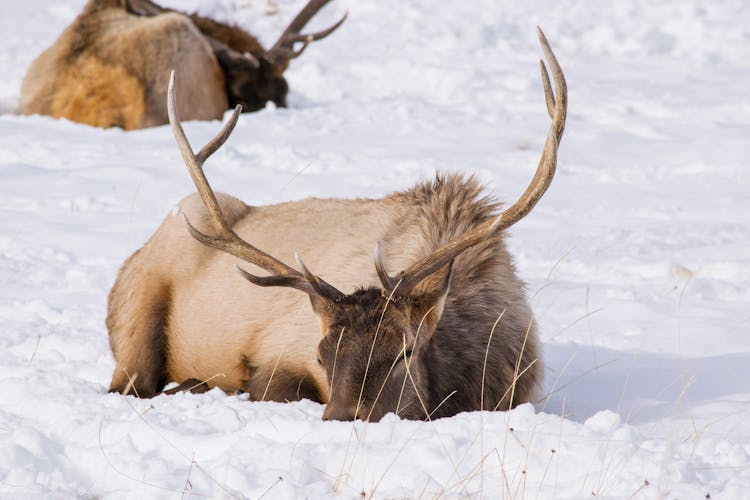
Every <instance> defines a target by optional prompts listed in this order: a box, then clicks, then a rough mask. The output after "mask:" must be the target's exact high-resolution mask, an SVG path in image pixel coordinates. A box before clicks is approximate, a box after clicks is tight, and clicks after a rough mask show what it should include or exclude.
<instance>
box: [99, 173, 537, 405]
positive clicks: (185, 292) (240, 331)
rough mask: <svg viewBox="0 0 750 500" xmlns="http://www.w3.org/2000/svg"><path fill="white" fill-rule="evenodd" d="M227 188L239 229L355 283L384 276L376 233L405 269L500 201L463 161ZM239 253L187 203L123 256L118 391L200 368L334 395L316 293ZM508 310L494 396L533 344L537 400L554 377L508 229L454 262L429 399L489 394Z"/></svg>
mask: <svg viewBox="0 0 750 500" xmlns="http://www.w3.org/2000/svg"><path fill="white" fill-rule="evenodd" d="M219 201H220V204H221V206H222V209H223V211H224V213H225V216H226V218H227V222H228V223H229V224H230V225H231V226H232V227H233V229H234V230H235V231H236V232H237V233H238V234H239V235H240V236H241V237H244V238H245V239H248V240H250V241H252V242H253V244H255V245H257V246H258V247H260V248H273V249H274V254H276V255H279V256H291V255H292V254H293V253H294V252H295V251H298V252H300V253H302V254H303V255H306V256H307V260H309V262H308V263H309V264H310V267H311V268H313V269H315V270H316V272H318V273H319V274H320V275H322V276H325V277H326V279H327V280H329V281H331V282H332V283H335V284H336V285H337V286H338V287H339V288H340V289H341V290H342V291H344V292H353V291H354V290H355V289H356V288H357V287H362V286H367V285H372V286H375V285H378V284H379V281H378V277H377V275H376V273H375V270H374V268H373V266H372V254H371V251H370V250H371V249H372V248H373V247H374V246H375V243H376V242H377V241H379V240H380V241H382V242H384V247H383V250H384V254H383V256H384V261H385V262H386V263H387V264H388V266H389V267H390V268H394V269H400V268H406V267H407V266H408V264H409V263H411V262H413V261H415V260H418V259H419V258H421V257H424V256H425V255H427V254H429V253H430V252H431V251H432V250H434V249H435V248H437V247H438V246H440V245H441V244H442V243H445V242H447V241H450V240H451V239H453V238H455V237H456V236H458V235H460V234H462V233H464V232H465V231H466V230H467V229H468V228H471V227H473V226H475V225H476V224H478V223H479V222H483V221H485V220H487V219H489V218H491V217H492V216H493V215H496V210H497V208H498V205H497V203H495V202H494V201H492V200H491V199H489V198H486V197H482V196H481V188H480V186H479V184H478V183H477V181H476V180H475V179H474V178H473V177H468V178H466V177H463V176H460V175H454V174H452V175H438V176H437V178H436V179H435V180H434V181H432V182H425V183H422V184H419V185H417V186H416V187H414V188H412V189H409V190H407V191H403V192H399V193H394V194H391V195H390V196H387V197H385V198H382V199H373V200H363V199H360V200H339V199H307V200H302V201H296V202H288V203H282V204H278V205H271V206H262V207H250V206H247V205H245V204H244V203H243V202H241V201H240V200H238V199H236V198H233V197H231V196H228V195H219ZM179 212H180V213H181V214H184V215H185V216H187V217H188V218H189V219H190V221H191V222H192V223H193V225H194V226H195V227H196V229H198V230H201V231H206V232H210V231H211V227H210V225H209V223H208V221H207V218H208V215H207V212H206V209H205V207H204V206H203V204H202V202H201V201H200V199H199V198H198V195H190V196H188V197H187V198H185V199H184V200H182V201H181V202H180V204H179ZM330 221H336V224H331V223H330ZM320 249H325V251H321V250H320ZM240 262H241V261H239V260H238V259H236V258H234V257H232V256H229V255H227V254H224V253H221V252H218V251H216V250H213V249H210V248H207V247H205V246H203V245H201V244H200V243H198V242H197V241H195V240H194V239H193V238H192V237H191V236H190V234H188V232H187V231H185V228H184V223H183V220H182V215H178V214H172V215H169V216H167V218H166V219H165V220H164V222H163V223H162V225H161V226H160V227H159V229H158V230H157V231H156V233H155V234H154V235H153V236H152V237H151V239H150V240H149V241H148V242H147V243H146V244H145V245H144V246H143V248H141V249H140V250H138V251H137V252H136V253H135V254H134V255H133V256H131V257H130V258H129V259H128V260H127V261H126V262H125V263H124V264H123V266H122V268H121V270H120V273H119V275H118V278H117V281H116V283H115V285H114V287H113V288H112V291H111V293H110V295H109V313H108V315H107V327H108V329H109V332H110V343H111V347H112V351H113V353H114V355H115V359H116V361H117V366H116V368H115V374H114V377H113V380H112V384H111V387H110V390H112V391H120V392H121V391H123V390H124V389H125V388H126V387H127V386H128V384H129V382H130V379H131V378H134V380H133V387H134V389H135V390H136V391H137V393H138V394H139V395H140V396H142V397H150V396H153V395H155V394H156V393H157V392H159V391H160V390H161V389H162V388H163V386H164V384H166V383H167V382H168V381H177V382H181V381H183V380H185V379H188V378H197V379H199V380H208V381H209V384H210V385H212V386H217V387H220V388H222V389H224V390H225V391H228V392H232V391H236V390H242V391H245V392H248V393H249V394H250V396H251V398H253V399H258V400H259V399H269V400H275V401H286V400H296V399H300V398H302V397H307V398H309V399H313V400H316V401H320V402H323V403H325V402H326V401H327V400H328V384H327V382H326V374H325V371H324V370H323V369H322V368H321V367H320V366H318V364H317V362H316V359H317V354H316V352H317V346H318V343H319V341H320V339H321V333H320V332H321V326H320V325H319V324H318V320H317V319H316V318H315V315H313V314H312V313H311V312H310V304H309V300H308V298H307V297H306V296H305V295H304V294H301V293H299V292H298V291H296V290H289V289H283V288H260V287H254V286H251V285H249V284H248V283H247V282H246V281H244V280H243V279H242V278H241V276H239V275H238V273H237V272H236V270H235V265H236V264H239V263H240ZM363 270H367V272H365V273H364V276H363ZM500 315H502V318H501V321H500V322H499V323H498V325H497V327H496V328H495V331H494V333H493V341H492V343H491V344H490V350H489V355H488V360H487V366H488V367H489V369H490V370H491V371H492V372H493V374H494V373H495V372H496V371H499V372H500V374H497V375H493V376H492V377H488V382H487V384H486V386H485V389H484V391H485V398H486V399H485V400H486V401H492V404H491V405H489V404H488V405H487V406H490V407H493V406H495V405H497V403H499V402H500V400H501V399H502V396H503V395H506V394H509V392H508V389H509V386H510V383H511V382H512V381H513V379H514V371H515V370H516V369H517V366H516V365H517V363H518V360H519V356H521V352H522V350H523V356H522V357H521V363H520V364H521V366H522V367H523V368H528V369H527V370H526V371H525V373H524V374H523V375H522V376H521V377H520V378H519V379H518V381H517V383H516V386H515V395H514V400H515V401H516V402H527V401H532V400H533V399H534V396H535V394H536V390H537V388H538V386H539V384H540V382H541V379H542V365H541V362H540V361H539V356H540V351H539V345H538V340H537V336H536V332H535V328H534V326H533V320H532V314H531V311H530V309H529V307H528V305H527V303H526V300H525V295H524V291H523V284H522V283H521V281H520V280H519V279H518V277H517V276H516V273H515V269H514V267H513V264H512V262H511V258H510V255H509V254H508V252H507V250H506V249H505V245H504V243H503V241H502V236H501V235H496V236H494V237H491V238H488V239H487V240H486V241H484V242H483V243H481V244H479V245H477V246H476V247H474V248H471V249H469V250H467V251H466V252H464V253H463V254H462V255H461V256H459V257H458V258H457V259H456V262H455V264H454V267H453V274H452V277H451V291H450V293H449V295H448V298H447V301H446V305H445V310H444V313H443V316H442V318H441V319H440V322H439V323H438V325H437V331H436V332H435V334H434V335H433V340H432V342H433V343H434V350H435V352H436V353H437V354H436V355H435V356H434V357H433V358H432V362H433V363H432V364H427V363H425V365H426V366H425V368H424V370H425V371H426V372H427V373H425V376H426V377H429V378H431V379H434V380H436V381H437V383H436V384H435V385H433V386H431V391H430V402H431V403H434V404H433V405H432V406H431V407H433V408H434V407H435V406H437V404H439V403H440V401H441V400H442V399H443V398H445V397H446V396H447V395H448V394H449V393H450V392H451V391H453V390H454V389H460V391H459V394H457V395H456V396H453V397H451V398H450V399H449V400H448V402H446V403H445V404H444V405H443V407H442V408H443V409H444V411H449V412H451V413H455V408H466V407H467V405H468V407H471V408H478V407H479V398H480V397H481V394H480V392H481V391H480V388H479V387H477V384H476V381H477V380H479V379H480V378H481V371H482V369H483V367H484V356H485V351H486V348H487V344H488V339H489V335H490V332H491V331H492V329H493V325H494V324H495V322H496V320H497V319H498V317H499V316H500ZM527 332H528V335H527ZM524 343H525V345H524ZM523 368H522V369H523ZM432 372H434V373H432ZM446 374H450V376H449V377H445V376H444V375H446ZM507 399H508V400H509V399H510V398H509V397H508V398H507ZM451 410H453V411H451Z"/></svg>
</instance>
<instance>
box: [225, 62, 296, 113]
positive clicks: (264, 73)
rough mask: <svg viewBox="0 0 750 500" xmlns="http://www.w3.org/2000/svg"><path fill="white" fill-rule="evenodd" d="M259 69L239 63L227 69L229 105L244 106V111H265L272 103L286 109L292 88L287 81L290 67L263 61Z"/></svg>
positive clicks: (226, 66) (247, 63)
mask: <svg viewBox="0 0 750 500" xmlns="http://www.w3.org/2000/svg"><path fill="white" fill-rule="evenodd" d="M259 63H260V64H259V66H258V67H257V68H256V67H255V66H253V65H252V64H250V63H249V62H245V61H239V62H234V63H233V64H227V65H224V64H222V66H224V75H225V78H226V89H227V98H228V101H229V105H230V106H231V107H235V106H236V105H237V104H241V105H242V110H243V111H257V110H259V109H263V108H264V107H265V106H266V103H267V102H268V101H271V102H273V103H274V104H276V106H278V107H280V108H285V107H286V95H287V93H288V92H289V85H288V84H287V83H286V80H285V79H284V70H285V69H286V65H283V66H281V65H278V64H272V63H271V62H269V61H267V60H266V59H260V60H259Z"/></svg>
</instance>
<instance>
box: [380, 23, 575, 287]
mask: <svg viewBox="0 0 750 500" xmlns="http://www.w3.org/2000/svg"><path fill="white" fill-rule="evenodd" d="M536 32H537V36H538V37H539V42H540V43H541V45H542V51H543V52H544V55H545V57H546V59H547V62H548V63H549V65H550V69H551V70H552V76H553V77H554V80H555V93H554V94H553V93H552V86H551V85H550V80H549V75H548V74H547V68H546V67H545V65H544V61H542V60H540V61H539V63H540V66H541V71H542V85H543V87H544V95H545V99H546V103H547V112H548V113H549V115H550V118H552V125H551V126H550V129H549V133H548V134H547V140H546V142H545V144H544V149H543V150H542V155H541V158H539V165H538V166H537V169H536V173H535V174H534V178H533V179H532V180H531V183H530V184H529V186H528V187H527V188H526V191H524V193H523V194H522V195H521V197H520V198H519V199H518V200H517V201H516V202H515V203H513V205H511V206H510V207H508V208H507V209H506V210H505V211H503V212H502V213H501V214H500V215H498V216H497V217H495V218H494V219H490V220H488V221H486V222H484V223H482V224H480V225H479V226H477V227H475V228H474V229H471V230H469V231H467V232H466V233H464V234H463V235H462V236H460V237H458V238H456V239H455V240H453V241H450V242H448V243H446V244H445V245H443V246H442V247H440V248H438V249H437V250H435V251H434V252H432V253H431V254H430V255H427V256H426V257H424V258H422V259H421V260H420V261H419V262H416V263H415V264H412V265H411V266H410V267H409V268H408V269H406V270H405V271H402V272H401V273H399V274H398V275H397V276H395V277H393V276H390V275H388V273H387V272H386V271H385V267H384V266H383V261H382V259H381V256H380V247H379V246H378V247H376V250H375V269H376V271H377V273H378V276H379V277H380V281H381V282H382V284H383V287H384V288H385V289H386V290H388V291H393V290H394V288H395V287H396V285H399V288H398V292H397V293H398V294H399V295H402V296H403V295H408V294H409V293H410V292H411V291H412V290H413V289H414V287H415V286H416V285H417V284H419V283H420V282H421V281H422V280H423V279H425V278H426V277H427V276H429V275H431V274H432V273H434V272H436V271H437V270H439V269H441V268H443V267H444V266H446V265H447V264H449V263H450V262H452V261H453V259H455V258H456V257H457V256H458V255H460V254H461V253H462V252H463V251H465V250H467V249H469V248H471V247H473V246H474V245H476V244H477V243H479V242H481V241H482V240H484V239H485V238H487V237H488V236H491V235H493V234H496V233H497V232H499V231H502V230H503V229H506V228H508V227H510V226H512V225H513V224H515V223H516V222H518V221H519V220H521V219H522V218H523V217H524V216H526V214H528V213H529V212H530V211H531V209H532V208H534V205H536V203H537V202H538V201H539V199H540V198H541V197H542V195H544V193H545V191H547V188H548V187H549V185H550V183H551V182H552V178H553V177H554V175H555V167H556V166H557V148H558V147H559V145H560V139H562V135H563V131H564V130H565V116H566V113H567V108H568V89H567V85H566V84H565V76H564V75H563V72H562V68H561V67H560V64H559V63H558V62H557V58H556V57H555V54H554V53H553V52H552V49H551V48H550V46H549V42H548V41H547V38H546V37H545V36H544V33H542V30H541V29H540V28H539V27H538V26H537V29H536Z"/></svg>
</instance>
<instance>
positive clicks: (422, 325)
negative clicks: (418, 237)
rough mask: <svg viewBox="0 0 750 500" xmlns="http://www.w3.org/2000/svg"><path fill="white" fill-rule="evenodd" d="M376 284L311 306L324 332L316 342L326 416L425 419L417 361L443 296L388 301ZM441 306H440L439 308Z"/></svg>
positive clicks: (366, 418)
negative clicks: (326, 387)
mask: <svg viewBox="0 0 750 500" xmlns="http://www.w3.org/2000/svg"><path fill="white" fill-rule="evenodd" d="M384 295H385V294H384V293H383V291H382V290H381V289H378V288H367V289H363V290H359V291H357V292H355V293H353V294H352V295H348V296H346V297H345V298H344V299H343V300H341V301H340V302H337V303H335V304H332V303H330V302H328V303H326V304H318V305H317V306H316V304H315V302H313V306H314V308H315V310H316V312H317V313H318V316H319V317H320V318H321V321H322V323H323V328H324V333H325V335H324V337H323V340H321V342H320V344H319V345H318V355H319V362H320V364H321V365H322V366H323V368H325V370H326V373H327V376H328V384H329V388H330V398H329V401H328V404H327V405H326V409H325V412H324V413H323V419H324V420H354V419H361V420H369V421H378V420H380V419H381V418H382V417H383V416H384V415H385V414H386V413H390V412H394V413H396V414H399V415H401V416H409V418H424V416H425V415H424V411H423V410H422V408H421V405H420V404H419V399H418V398H417V397H416V391H417V389H416V387H417V386H418V385H419V374H418V373H416V364H417V363H415V361H417V360H418V358H419V353H420V351H421V350H422V346H424V345H426V344H427V341H428V339H429V336H430V335H431V334H432V331H434V328H435V326H436V323H437V321H438V320H439V317H440V312H441V310H442V300H443V299H442V298H440V299H438V300H439V302H440V303H439V304H436V303H435V297H427V296H417V297H399V298H397V299H396V300H395V301H394V300H388V299H386V298H385V296H384ZM436 306H437V307H436Z"/></svg>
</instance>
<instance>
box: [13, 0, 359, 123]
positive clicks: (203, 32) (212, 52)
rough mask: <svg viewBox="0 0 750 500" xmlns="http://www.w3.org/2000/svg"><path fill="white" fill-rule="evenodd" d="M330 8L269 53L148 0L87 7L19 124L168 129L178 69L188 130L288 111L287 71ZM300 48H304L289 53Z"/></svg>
mask: <svg viewBox="0 0 750 500" xmlns="http://www.w3.org/2000/svg"><path fill="white" fill-rule="evenodd" d="M329 1H330V0H310V2H308V3H307V5H306V6H305V7H304V8H303V9H302V10H301V11H300V12H299V14H298V15H297V16H296V17H295V18H294V19H293V20H292V22H291V23H290V24H289V26H288V27H287V28H286V30H284V32H283V33H282V35H281V37H280V38H279V39H278V41H277V42H276V43H275V44H274V46H273V47H271V49H269V50H265V49H264V48H263V47H262V46H261V45H260V43H259V42H258V40H257V39H256V38H255V37H254V36H252V35H250V34H249V33H247V32H246V31H244V30H243V29H241V28H239V27H237V26H231V25H227V24H224V23H220V22H217V21H214V20H213V19H210V18H207V17H202V16H199V15H197V14H192V15H186V14H182V13H180V12H176V11H173V10H170V9H164V8H162V7H160V6H158V5H156V4H155V3H153V2H150V1H149V0H90V1H89V2H88V3H87V4H86V6H85V7H84V9H83V12H82V13H81V14H80V15H79V16H78V17H77V18H76V19H75V20H74V21H73V23H72V24H71V25H70V26H68V28H66V29H65V31H64V32H63V33H62V35H60V37H59V38H58V39H57V41H55V43H54V44H53V45H52V46H51V47H50V48H48V49H47V50H45V51H44V52H43V53H42V54H41V55H40V56H39V57H38V58H37V59H36V60H35V61H34V62H33V63H32V65H31V67H30V68H29V70H28V72H27V74H26V77H25V78H24V80H23V84H22V87H21V103H20V106H19V112H20V113H21V114H43V115H50V116H53V117H55V118H68V119H70V120H73V121H77V122H81V123H87V124H89V125H94V126H98V127H121V128H123V129H137V128H142V127H150V126H155V125H162V124H165V123H167V110H166V107H165V102H166V93H167V82H168V79H169V72H170V70H171V69H172V68H176V71H177V75H178V77H179V78H180V81H181V82H183V88H181V92H180V98H179V102H178V107H179V108H180V110H181V111H182V113H183V116H184V118H185V119H188V120H213V119H220V118H221V117H222V116H223V114H224V111H226V110H227V109H229V108H230V107H234V106H236V105H238V104H240V105H242V107H243V109H244V110H245V111H255V110H258V109H261V108H263V107H264V106H265V104H266V102H267V101H273V102H274V103H275V104H276V105H277V106H282V107H283V106H286V95H287V91H288V89H289V87H288V85H287V82H286V80H285V79H284V76H283V74H284V71H285V70H286V69H287V67H288V65H289V61H290V60H291V59H293V58H295V57H297V56H299V55H300V54H301V53H302V51H303V50H304V49H305V48H306V47H307V46H308V45H309V43H310V42H312V41H314V40H320V39H321V38H324V37H325V36H327V35H329V34H330V33H332V32H333V31H334V30H335V29H336V28H338V27H339V26H340V25H341V23H342V22H343V21H344V19H345V18H346V16H344V17H343V18H342V19H340V20H339V21H338V22H337V23H336V24H334V25H333V26H331V27H330V28H328V29H326V30H323V31H320V32H318V33H312V34H309V35H305V34H300V31H301V30H302V29H303V28H304V27H305V25H306V24H307V22H308V21H309V20H310V19H311V18H312V17H313V16H314V15H315V14H316V13H317V12H318V11H319V10H320V9H321V8H322V7H323V6H324V5H325V4H326V3H328V2H329ZM297 43H302V45H301V46H300V47H299V48H298V49H296V50H295V48H294V46H295V44H297Z"/></svg>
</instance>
